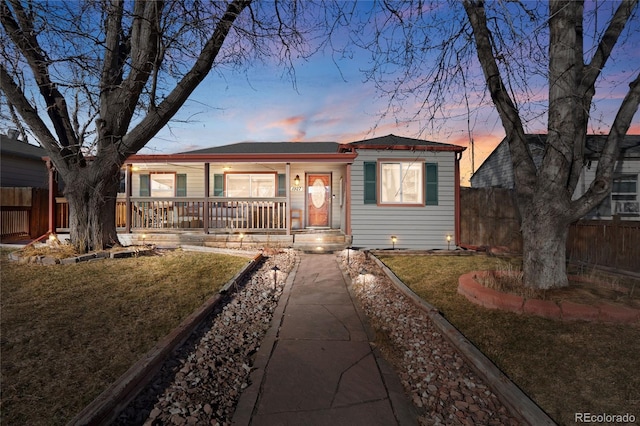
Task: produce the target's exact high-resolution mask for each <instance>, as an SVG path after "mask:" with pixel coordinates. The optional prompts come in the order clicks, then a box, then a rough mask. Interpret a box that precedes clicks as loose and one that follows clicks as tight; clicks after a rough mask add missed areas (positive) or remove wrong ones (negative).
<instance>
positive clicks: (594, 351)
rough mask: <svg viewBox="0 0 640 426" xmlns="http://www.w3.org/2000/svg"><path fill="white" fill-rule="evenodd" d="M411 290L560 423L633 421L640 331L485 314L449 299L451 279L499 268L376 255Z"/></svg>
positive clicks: (485, 260)
mask: <svg viewBox="0 0 640 426" xmlns="http://www.w3.org/2000/svg"><path fill="white" fill-rule="evenodd" d="M381 260H383V261H384V263H385V264H387V265H388V266H389V267H390V268H391V269H392V270H393V271H394V272H395V273H396V274H397V275H398V277H400V279H402V280H403V281H404V282H405V283H406V284H407V285H408V286H409V287H411V289H412V290H413V291H414V292H416V293H417V294H418V295H419V296H420V297H422V298H423V299H424V300H426V301H428V302H429V303H431V304H432V305H435V306H436V307H437V308H438V309H439V310H440V311H441V312H443V314H444V316H445V317H446V318H447V319H448V320H449V321H450V322H451V323H452V324H453V325H454V326H456V327H457V328H458V329H459V330H460V331H461V332H462V333H463V334H464V335H465V336H466V337H467V338H468V339H469V340H471V341H472V342H473V343H474V344H475V345H476V346H477V347H478V348H479V349H480V350H481V351H482V352H483V353H484V354H485V355H487V356H488V357H489V358H490V359H492V360H493V361H494V362H495V363H496V364H497V365H498V367H500V369H502V371H504V372H505V373H506V374H507V375H508V376H509V377H510V378H511V379H512V380H513V381H514V382H515V383H516V384H517V385H518V386H520V387H521V388H522V389H523V390H524V391H525V392H526V393H527V394H528V395H529V396H530V397H531V398H532V399H533V400H534V401H536V402H537V403H538V404H539V405H540V406H541V407H542V408H543V409H544V410H545V411H546V412H547V413H548V414H549V415H551V416H552V417H553V418H554V419H555V420H556V421H557V422H558V423H560V424H574V413H576V412H590V413H609V414H624V413H631V414H634V415H635V416H636V418H638V417H640V375H639V374H637V372H638V371H640V356H638V354H640V327H638V326H629V325H607V324H601V323H587V322H570V323H565V322H558V321H552V320H547V319H544V318H539V317H534V316H526V315H517V314H514V313H508V312H501V311H494V310H489V309H485V308H482V307H479V306H476V305H474V304H472V303H470V302H468V301H467V300H466V299H465V298H464V297H462V296H460V295H458V294H457V284H458V277H459V276H460V275H462V274H463V273H466V272H469V271H472V270H488V269H492V268H499V267H500V262H501V261H500V260H498V259H495V258H489V257H484V256H472V257H444V256H437V257H436V256H384V257H382V258H381Z"/></svg>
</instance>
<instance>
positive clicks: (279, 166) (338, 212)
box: [120, 163, 346, 229]
mask: <svg viewBox="0 0 640 426" xmlns="http://www.w3.org/2000/svg"><path fill="white" fill-rule="evenodd" d="M134 166H137V167H139V168H140V169H139V170H136V171H135V172H133V174H132V182H131V188H132V196H134V197H139V196H140V175H142V174H149V173H154V172H165V173H169V172H171V173H176V174H186V175H187V195H186V196H187V197H204V196H205V189H204V165H203V164H202V163H193V164H191V163H180V164H159V163H149V164H144V165H143V164H134ZM225 167H230V170H227V171H225ZM345 171H346V166H345V164H341V163H340V164H338V163H292V164H291V166H290V181H289V182H285V187H287V186H288V187H292V186H293V178H294V177H295V176H296V175H299V176H300V185H301V187H302V191H291V208H292V209H296V210H302V212H303V216H304V212H305V202H306V197H305V195H306V193H305V191H304V185H305V176H306V173H330V174H331V178H332V182H331V191H332V200H331V221H330V227H331V228H332V229H341V228H342V227H343V224H344V220H343V215H342V213H343V211H344V204H343V206H340V179H343V180H344V174H345ZM225 172H227V173H277V174H285V173H286V164H284V163H263V164H261V163H231V164H218V163H212V164H211V165H210V167H209V182H210V183H209V196H210V197H213V196H214V176H215V175H222V174H224V173H225ZM120 196H121V197H124V194H120ZM304 221H305V222H306V218H305V219H304Z"/></svg>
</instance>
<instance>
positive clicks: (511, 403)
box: [371, 255, 556, 426]
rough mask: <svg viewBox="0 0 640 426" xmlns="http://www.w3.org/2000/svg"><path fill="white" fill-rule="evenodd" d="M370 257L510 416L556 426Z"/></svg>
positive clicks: (379, 263) (430, 308)
mask: <svg viewBox="0 0 640 426" xmlns="http://www.w3.org/2000/svg"><path fill="white" fill-rule="evenodd" d="M371 257H372V259H373V261H374V262H375V263H376V264H377V265H378V266H379V267H380V269H381V270H382V272H383V273H384V274H385V275H386V276H387V277H388V278H389V280H390V281H391V283H392V284H393V285H394V286H395V287H396V288H397V289H398V290H399V291H400V292H402V293H403V294H404V295H406V296H407V297H408V298H409V299H410V300H411V301H412V302H413V303H414V304H415V305H416V306H417V307H418V308H420V309H421V310H422V311H424V312H425V313H426V315H428V317H429V318H430V319H431V321H432V322H433V324H434V325H435V326H436V327H437V328H438V329H439V330H440V332H441V333H442V335H443V336H444V337H445V338H447V339H448V340H449V342H451V344H452V345H453V346H454V347H455V348H457V349H458V351H459V352H460V354H461V355H462V356H463V357H464V358H465V359H466V360H467V361H469V364H470V366H471V367H472V368H473V369H474V370H475V372H476V373H477V374H478V375H479V376H480V377H482V378H484V379H485V380H486V383H487V384H488V385H489V386H490V387H491V389H492V390H493V392H494V393H495V394H496V395H497V397H498V398H499V399H500V401H501V402H502V403H503V404H504V405H505V406H507V407H508V408H509V410H510V411H511V413H512V414H514V415H517V416H518V417H520V418H521V419H522V420H523V422H524V423H525V424H528V425H532V426H533V425H535V426H542V425H555V424H556V423H555V422H554V421H553V419H551V417H549V415H548V414H547V413H545V412H544V410H543V409H542V408H540V407H539V406H538V405H537V404H536V403H535V402H534V401H532V400H531V399H530V398H529V397H528V396H527V395H526V394H525V393H524V392H523V391H522V390H521V389H520V388H519V387H518V386H516V384H515V383H513V382H512V381H511V380H510V379H509V377H507V376H506V375H505V374H504V373H503V372H502V371H500V369H499V368H498V367H497V366H496V365H495V364H494V363H493V362H492V361H491V360H490V359H489V358H487V357H486V356H485V355H484V354H483V353H482V352H480V350H479V349H478V348H477V347H476V346H475V345H474V344H473V343H471V342H470V341H469V340H468V339H467V338H465V337H464V335H462V333H460V331H459V330H458V329H457V328H455V327H454V326H453V325H452V324H451V323H450V322H449V321H448V320H447V319H446V318H445V317H444V316H442V315H441V314H440V312H439V311H438V310H437V309H436V307H434V306H433V305H431V304H429V303H428V302H425V301H424V300H422V299H421V298H420V297H419V296H418V295H416V294H415V293H414V292H413V291H412V290H411V289H410V288H409V287H407V286H406V285H405V284H404V283H403V282H402V280H400V278H398V277H397V276H396V275H395V274H394V273H393V271H391V270H390V269H389V268H388V267H387V265H385V264H384V263H383V262H382V261H381V260H380V259H378V258H377V257H376V256H375V255H372V256H371Z"/></svg>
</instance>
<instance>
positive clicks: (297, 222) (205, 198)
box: [56, 135, 466, 249]
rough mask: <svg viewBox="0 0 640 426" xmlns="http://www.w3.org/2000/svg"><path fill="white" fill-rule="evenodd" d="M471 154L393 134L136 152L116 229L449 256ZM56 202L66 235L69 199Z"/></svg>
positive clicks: (128, 170)
mask: <svg viewBox="0 0 640 426" xmlns="http://www.w3.org/2000/svg"><path fill="white" fill-rule="evenodd" d="M465 149H466V148H464V147H461V146H457V145H451V144H445V143H438V142H431V141H426V140H420V139H412V138H405V137H399V136H395V135H387V136H383V137H378V138H372V139H367V140H361V141H357V142H352V143H345V144H340V143H335V142H242V143H236V144H231V145H225V146H217V147H212V148H206V149H200V150H196V151H189V152H183V153H178V154H167V155H134V156H132V157H130V158H129V159H127V161H126V163H125V167H124V169H123V172H122V176H123V184H122V185H121V191H122V193H121V194H119V199H118V211H117V220H116V222H117V224H118V226H119V228H120V229H121V232H122V233H125V234H136V235H138V236H139V235H140V234H141V233H144V234H145V235H147V238H149V239H150V238H151V237H150V234H154V235H158V234H162V233H171V234H173V235H176V234H182V235H183V240H187V238H191V239H193V238H195V237H194V235H196V236H197V235H200V236H202V235H206V236H207V238H208V239H207V238H205V239H204V240H202V241H205V242H206V241H209V239H211V240H212V241H213V240H216V238H217V240H216V241H220V240H221V239H223V240H224V241H226V242H236V243H237V242H239V243H240V244H242V239H243V238H246V239H245V241H247V240H248V239H250V238H252V239H255V238H257V236H260V235H262V236H263V237H264V236H266V238H267V239H271V241H279V243H280V244H291V245H293V244H292V243H295V242H301V241H306V243H307V244H310V245H312V244H315V242H314V241H316V240H317V241H321V240H323V239H325V238H328V237H329V236H332V235H333V236H334V237H336V238H337V239H338V240H337V241H340V242H343V243H344V246H353V247H358V248H370V249H375V248H379V249H386V248H393V247H395V248H408V249H446V248H447V247H451V246H454V244H455V243H456V242H457V241H458V239H457V238H458V235H459V232H458V229H459V204H458V199H459V190H460V171H459V160H460V158H461V155H462V152H463V151H464V150H465ZM57 204H58V205H57V212H58V213H57V219H56V222H57V223H56V229H57V230H58V231H59V232H63V231H64V230H65V226H67V227H68V225H67V223H68V222H65V214H66V213H65V201H64V199H58V202H57ZM184 235H189V237H186V236H184ZM198 238H200V237H198ZM294 246H295V245H294ZM320 246H321V244H320V243H318V248H319V249H320Z"/></svg>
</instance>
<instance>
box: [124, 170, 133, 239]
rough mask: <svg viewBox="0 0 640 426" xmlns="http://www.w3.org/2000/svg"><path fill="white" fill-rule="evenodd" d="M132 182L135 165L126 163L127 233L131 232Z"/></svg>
mask: <svg viewBox="0 0 640 426" xmlns="http://www.w3.org/2000/svg"><path fill="white" fill-rule="evenodd" d="M132 182H133V165H132V164H126V169H125V175H124V187H125V189H126V192H125V206H126V207H125V208H126V213H125V225H124V226H125V232H126V233H127V234H130V233H131V195H132V191H133V190H132Z"/></svg>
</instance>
